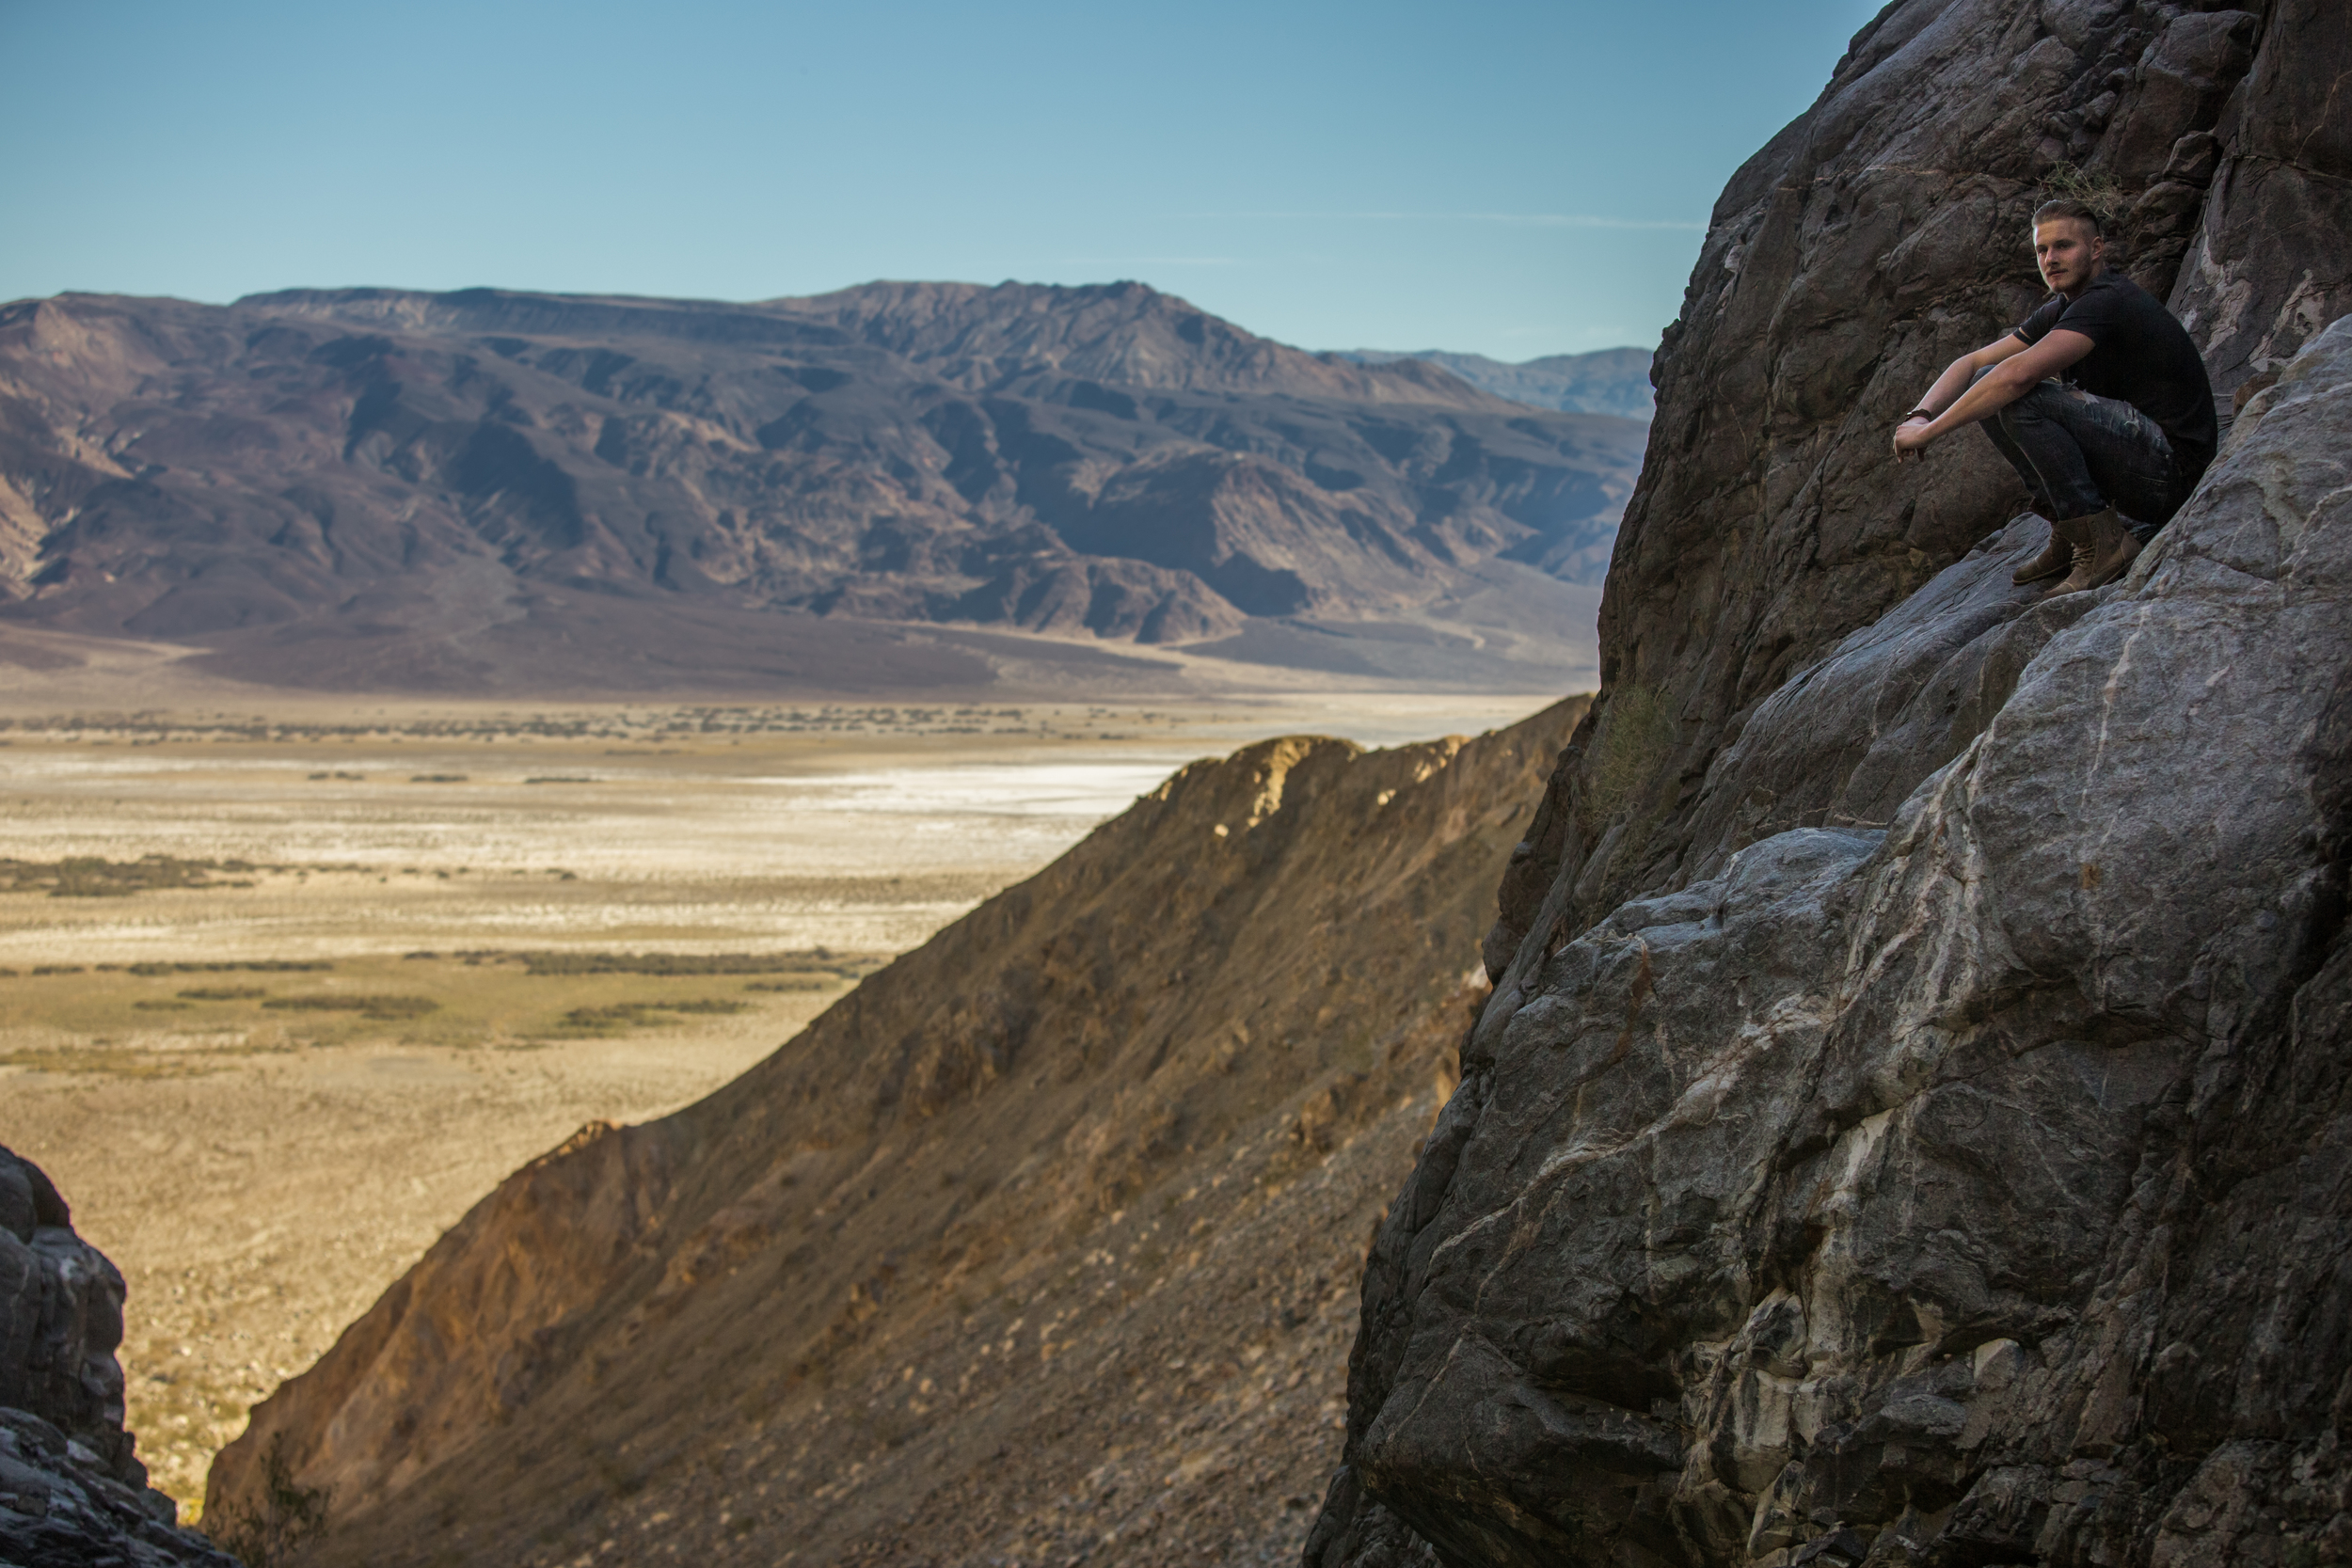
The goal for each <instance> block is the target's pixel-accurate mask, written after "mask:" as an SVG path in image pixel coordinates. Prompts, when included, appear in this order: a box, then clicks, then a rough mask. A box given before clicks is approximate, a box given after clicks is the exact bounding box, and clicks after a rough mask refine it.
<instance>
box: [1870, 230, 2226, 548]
mask: <svg viewBox="0 0 2352 1568" xmlns="http://www.w3.org/2000/svg"><path fill="white" fill-rule="evenodd" d="M2033 253H2034V260H2035V261H2037V262H2039V263H2040V264H2041V267H2042V281H2043V282H2045V283H2047V284H2049V286H2050V287H2051V288H2052V289H2053V290H2054V291H2056V292H2055V293H2053V295H2052V296H2051V298H2050V299H2049V300H2047V301H2046V302H2044V303H2043V304H2042V307H2041V308H2040V309H2037V310H2035V311H2034V313H2033V314H2032V315H2030V316H2027V317H2026V320H2025V323H2024V325H2020V326H2019V327H2018V328H2017V329H2016V330H2015V331H2014V332H2011V333H2010V334H2009V335H2008V336H2006V337H2004V338H2002V339H2000V340H1999V341H1996V342H1992V343H1987V344H1986V345H1985V346H1984V347H1982V348H1980V349H1979V350H1977V351H1976V352H1975V353H1974V354H1970V355H1967V356H1963V357H1962V358H1959V359H1955V360H1953V361H1952V363H1951V367H1950V368H1949V369H1948V370H1947V371H1945V372H1944V373H1943V374H1942V375H1940V376H1937V377H1936V378H1935V385H1934V386H1932V387H1931V388H1928V395H1927V396H1926V397H1924V398H1922V399H1920V400H1919V406H1918V407H1916V408H1915V409H1913V410H1912V411H1911V412H1910V413H1909V414H1906V415H1905V416H1903V422H1902V424H1901V425H1900V426H1899V428H1898V429H1897V430H1896V432H1895V455H1896V457H1897V459H1898V460H1902V459H1905V458H1915V457H1916V456H1917V455H1918V454H1919V451H1920V449H1921V448H1923V447H1925V446H1926V445H1927V444H1928V443H1929V442H1931V441H1932V440H1935V439H1936V438H1937V437H1938V436H1943V435H1945V434H1946V433H1947V432H1949V431H1954V430H1958V429H1959V428H1960V427H1961V426H1963V425H1967V424H1975V423H1976V422H1978V421H1979V420H1983V421H1984V430H1985V434H1986V435H1987V436H1991V437H1992V438H1993V444H1994V446H1996V447H1998V448H2000V449H2001V455H2002V456H2004V457H2006V458H2008V459H2009V460H2010V464H2011V465H2012V466H2013V467H2015V468H2016V469H2017V473H2018V476H2019V477H2020V478H2022V479H2023V480H2024V481H2025V482H2026V489H2027V490H2028V491H2030V492H2031V493H2032V495H2033V500H2034V510H2035V511H2037V512H2039V513H2041V514H2042V515H2043V516H2044V517H2047V518H2048V519H2049V520H2050V543H2049V546H2048V547H2046V548H2045V549H2043V550H2042V553H2041V555H2039V556H2037V557H2036V558H2035V559H2034V560H2032V561H2030V562H2026V564H2025V565H2023V566H2021V567H2019V568H2018V569H2017V572H2016V575H2015V578H2014V579H2013V580H2015V581H2017V582H2019V583H2027V582H2038V581H2040V580H2041V579H2042V578H2052V577H2056V576H2058V574H2059V573H2060V572H2064V573H2066V574H2067V575H2066V578H2065V580H2064V581H2062V582H2060V583H2059V584H2058V586H2057V587H2056V588H2054V589H2052V590H2051V593H2053V594H2077V593H2080V592H2082V591H2083V590H2084V589H2087V588H2097V587H2099V586H2101V585H2102V584H2104V583H2109V582H2113V581H2114V580H2115V579H2116V578H2120V577H2122V575H2123V572H2124V570H2125V568H2127V567H2129V566H2130V565H2131V563H2132V558H2133V557H2134V556H2137V554H2138V553H2139V542H2140V535H2138V534H2137V533H2136V532H2135V531H2134V525H2135V523H2137V525H2138V526H2139V527H2140V528H2142V529H2144V530H2145V531H2149V532H2153V531H2154V530H2155V528H2157V527H2159V526H2161V525H2162V524H2164V523H2165V522H2166V521H2168V520H2169V519H2170V517H2171V515H2172V514H2173V513H2174V512H2176V511H2178V510H2180V505H2181V503H2182V502H2183V501H2185V500H2186V499H2188V493H2189V491H2191V490H2192V489H2194V488H2195V487H2196V484H2197V479H2198V476H2199V475H2201V474H2202V473H2203V472H2204V471H2205V465H2206V464H2208V463H2210V462H2212V461H2213V452H2214V443H2215V436H2216V421H2215V419H2214V407H2213V386H2212V383H2211V382H2209V381H2208V380H2207V379H2206V377H2205V362H2204V360H2203V359H2201V357H2199V356H2198V353H2197V345H2196V344H2195V343H2193V342H2191V341H2189V336H2188V333H2187V332H2186V331H2185V329H2184V328H2183V327H2182V325H2181V324H2180V323H2179V322H2177V321H2175V320H2174V319H2173V317H2172V313H2171V312H2170V311H2169V310H2167V309H2165V308H2164V307H2163V306H2162V305H2161V304H2159V303H2158V302H2157V301H2156V299H2155V296H2154V295H2153V294H2151V293H2148V292H2147V291H2146V290H2145V289H2142V288H2141V287H2140V286H2139V285H2138V284H2137V283H2135V282H2133V281H2132V280H2131V279H2130V278H2128V277H2123V276H2122V275H2121V274H2119V273H2111V272H2106V271H2104V270H2102V267H2101V262H2102V261H2103V260H2104V259H2105V257H2106V235H2105V233H2104V231H2103V230H2102V228H2101V226H2100V222H2099V217H2098V214H2095V213H2093V212H2092V211H2091V210H2090V208H2089V207H2087V206H2085V205H2084V204H2083V203H2081V202H2079V201H2045V202H2043V203H2042V206H2041V207H2040V208H2039V209H2038V210H2036V212H2035V213H2034V215H2033Z"/></svg>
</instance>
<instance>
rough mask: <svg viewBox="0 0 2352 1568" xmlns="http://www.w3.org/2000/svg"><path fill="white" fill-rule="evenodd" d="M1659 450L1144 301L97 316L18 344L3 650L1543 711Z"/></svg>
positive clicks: (440, 679)
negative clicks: (174, 650)
mask: <svg viewBox="0 0 2352 1568" xmlns="http://www.w3.org/2000/svg"><path fill="white" fill-rule="evenodd" d="M1640 439H1641V433H1640V430H1639V427H1638V426H1636V425H1634V424H1632V423H1630V422H1628V421H1624V420H1613V419H1608V418H1603V417H1599V416H1590V415H1570V414H1558V413H1550V412H1545V411H1541V410H1534V409H1531V408H1528V407H1526V406H1524V405H1521V404H1511V403H1505V402H1502V401H1501V400H1499V399H1496V398H1493V397H1490V396H1488V395H1487V394H1486V393H1483V392H1480V391H1478V390H1476V389H1474V388H1471V387H1470V386H1468V385H1467V384H1465V383H1463V382H1461V381H1459V380H1457V379H1455V378H1454V377H1453V376H1451V375H1448V374H1446V373H1444V372H1441V371H1438V370H1437V369H1435V368H1433V367H1430V366H1427V365H1424V364H1422V363H1420V362H1419V361H1408V362H1406V363H1403V364H1399V365H1393V366H1385V367H1370V366H1360V365H1356V364H1352V363H1349V362H1346V361H1344V360H1342V359H1340V358H1338V357H1337V356H1315V355H1309V354H1305V353H1302V352H1300V351H1298V350H1295V349H1292V348H1288V347H1285V346H1283V345H1281V344H1279V343H1274V342H1271V341H1267V340H1264V339H1262V338H1257V337H1254V336H1252V335H1251V334H1249V333H1247V332H1244V331H1242V330H1240V329H1239V328H1237V327H1235V326H1233V325H1231V324H1229V323H1226V322H1222V321H1219V320H1217V319H1216V317H1213V316H1210V315H1208V314H1206V313H1205V312H1202V311H1200V310H1198V309H1194V308H1193V307H1191V306H1189V305H1187V304H1185V303H1184V301H1182V300H1179V299H1175V298H1173V297H1171V296H1168V295H1166V294H1161V293H1155V292H1154V291H1152V290H1151V289H1148V288H1145V287H1143V286H1142V285H1140V284H1113V285H1104V286H1101V287H1092V288H1075V289H1064V288H1044V287H1030V286H1025V285H1019V284H1004V285H1001V286H998V287H995V288H978V287H975V286H970V285H959V284H926V283H876V284H870V285H866V286H865V287H862V288H857V289H850V290H845V291H842V292H840V293H833V294H826V295H820V296H818V297H815V298H809V299H787V300H770V301H765V302H760V303H755V304H742V305H734V304H723V303H718V302H709V301H683V300H658V299H632V298H603V297H582V296H560V295H546V294H532V293H515V292H507V291H500V290H489V289H478V290H469V291H464V292H460V293H442V294H434V293H411V292H404V291H397V290H382V289H351V290H326V291H322V290H305V291H292V292H288V293H277V294H266V295H257V296H254V297H251V298H247V299H244V300H240V301H238V302H236V303H235V304H234V305H231V306H229V307H226V308H219V307H211V306H201V305H194V304H189V303H186V302H183V301H178V300H146V299H126V298H115V297H106V296H93V295H78V294H68V295H60V296H58V297H56V298H55V299H48V300H28V301H19V302H17V303H15V304H11V305H8V306H5V307H0V616H5V618H6V619H8V620H9V621H13V622H17V623H21V624H24V625H28V626H44V627H49V628H53V629H58V630H65V631H72V632H78V633H83V634H87V635H96V636H105V637H130V638H140V639H149V640H167V641H177V642H181V643H186V644H193V645H197V646H200V647H203V648H206V649H209V650H210V651H211V652H210V657H209V660H208V662H209V663H210V664H212V665H213V666H215V667H216V668H221V669H223V670H225V671H226V672H227V673H232V674H240V675H245V676H247V677H249V678H257V679H261V680H264V681H275V682H285V681H288V680H292V681H294V683H296V684H310V685H313V686H323V687H329V688H335V687H342V688H351V689H400V688H403V687H405V688H409V689H466V690H469V691H480V690H484V689H502V688H509V687H511V688H515V689H523V688H535V689H542V690H544V689H580V688H581V687H582V686H583V684H585V685H587V686H590V687H594V686H596V685H598V684H601V685H602V686H603V687H605V688H609V689H647V688H660V687H662V686H664V685H668V686H678V685H683V684H699V685H700V686H702V687H703V688H705V689H711V688H713V687H714V686H715V687H741V688H767V687H772V686H773V685H774V684H776V683H777V682H778V681H779V680H785V681H790V682H793V683H795V684H797V685H799V686H800V687H802V688H803V689H885V688H893V687H895V688H898V689H918V688H931V689H944V688H958V687H961V688H977V687H981V686H985V685H986V684H988V682H989V681H990V679H991V678H992V671H993V670H995V669H998V668H1001V667H1002V666H1003V665H1004V663H1005V662H1006V661H1007V660H1008V659H1014V658H1020V657H1026V658H1029V659H1032V660H1036V661H1040V662H1041V663H1045V664H1049V665H1060V666H1064V667H1067V668H1069V669H1071V670H1073V671H1078V672H1081V673H1091V675H1092V676H1093V678H1095V679H1096V681H1097V682H1098V684H1099V683H1100V681H1101V680H1103V679H1105V678H1110V677H1113V676H1116V675H1120V674H1124V675H1127V676H1130V677H1137V676H1148V675H1150V674H1151V673H1152V672H1154V671H1156V672H1157V673H1159V675H1160V676H1161V677H1162V678H1163V679H1165V678H1167V676H1168V666H1166V665H1165V664H1158V665H1154V664H1152V663H1148V662H1144V661H1139V660H1135V659H1133V658H1123V657H1120V656H1117V655H1113V654H1111V653H1109V652H1108V651H1107V650H1106V649H1104V648H1100V647H1097V646H1096V644H1104V643H1107V644H1112V645H1117V646H1125V647H1138V646H1140V647H1153V646H1164V645H1179V644H1181V645H1184V646H1187V647H1191V648H1194V649H1196V650H1203V651H1206V652H1208V653H1210V654H1211V655H1213V656H1214V657H1219V658H1227V659H1244V660H1254V661H1260V662H1281V661H1283V660H1285V659H1288V660H1290V661H1292V662H1297V661H1299V660H1301V659H1304V660H1306V661H1307V662H1308V663H1309V664H1310V665H1312V666H1315V667H1322V668H1331V669H1334V670H1335V671H1338V672H1341V673H1357V674H1361V675H1368V676H1372V677H1378V676H1380V675H1382V674H1383V673H1391V674H1399V675H1410V674H1418V675H1420V676H1422V677H1423V678H1424V679H1426V678H1428V677H1430V676H1432V675H1434V676H1435V677H1436V678H1437V679H1438V680H1439V681H1440V682H1446V681H1455V682H1458V681H1461V680H1472V681H1476V682H1484V683H1485V684H1486V687H1487V689H1495V688H1496V687H1502V688H1505V689H1518V688H1520V687H1525V688H1530V689H1541V684H1540V680H1539V678H1538V676H1537V671H1538V670H1539V668H1540V666H1539V665H1534V664H1529V663H1528V659H1529V658H1530V657H1535V658H1550V657H1555V654H1554V652H1553V651H1552V649H1551V643H1550V642H1549V641H1546V639H1547V638H1548V637H1549V633H1547V632H1542V631H1540V630H1534V631H1531V630H1529V629H1528V628H1529V627H1538V628H1540V627H1541V626H1545V625H1547V624H1554V623H1559V622H1561V621H1563V620H1565V621H1567V622H1571V623H1575V624H1578V625H1579V626H1580V627H1581V624H1582V623H1584V620H1585V617H1587V616H1589V615H1590V613H1591V610H1590V607H1589V598H1588V594H1589V590H1590V589H1592V588H1594V587H1597V584H1598V582H1599V578H1600V575H1601V573H1602V571H1603V569H1604V567H1605V564H1606V562H1607V558H1608V551H1609V546H1610V541H1611V539H1612V538H1613V531H1614V529H1615V525H1616V520H1617V517H1618V515H1619V512H1620V510H1621V508H1622V506H1623V503H1624V500H1625V498H1626V496H1627V495H1628V494H1629V492H1630V490H1631V485H1632V480H1633V476H1634V472H1635V469H1636V467H1638V463H1639V456H1640ZM1564 607H1566V608H1564ZM1478 626H1489V627H1491V629H1492V631H1493V633H1494V635H1491V636H1487V637H1485V638H1483V639H1482V638H1481V637H1480V636H1479V635H1477V633H1476V627H1478ZM946 627H956V628H961V629H960V630H959V631H958V632H956V633H952V634H948V633H944V632H943V631H941V630H934V629H930V628H946ZM1269 627H1272V628H1277V629H1273V630H1269V629H1268V628H1269ZM1300 628H1306V630H1305V632H1304V634H1302V632H1301V630H1300ZM1367 628H1370V629H1369V630H1367ZM990 632H998V633H1015V632H1017V633H1024V634H1039V633H1042V634H1047V636H1048V637H1050V638H1053V639H1058V640H1060V641H1045V642H1041V641H1038V639H1037V638H1036V637H1034V636H1025V637H1023V638H1021V639H1018V640H1009V639H1005V638H1001V637H999V638H996V639H994V640H993V641H992V640H991V638H990V636H989V635H987V634H988V633H990ZM1359 632H1364V633H1365V634H1364V635H1357V634H1358V633H1359ZM1570 641H1571V642H1574V641H1581V629H1580V630H1579V631H1578V632H1577V633H1576V635H1575V636H1573V637H1571V638H1570ZM1341 643H1346V644H1348V645H1347V646H1346V647H1341V646H1340V644H1341ZM1073 644H1074V645H1073ZM1521 644H1524V645H1525V646H1524V648H1521V646H1520V645H1521ZM295 650H301V651H300V653H299V654H297V653H296V652H295ZM1515 650H1518V651H1516V652H1515Z"/></svg>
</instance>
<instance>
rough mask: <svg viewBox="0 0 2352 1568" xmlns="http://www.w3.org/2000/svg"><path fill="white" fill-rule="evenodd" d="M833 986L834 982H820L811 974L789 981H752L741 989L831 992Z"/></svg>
mask: <svg viewBox="0 0 2352 1568" xmlns="http://www.w3.org/2000/svg"><path fill="white" fill-rule="evenodd" d="M833 985H834V982H833V981H831V980H820V979H818V978H817V976H815V975H813V974H808V975H800V976H796V977H795V978H793V979H789V980H754V981H753V982H752V983H751V984H749V985H747V986H745V987H744V988H743V989H744V990H792V991H806V990H832V989H833Z"/></svg>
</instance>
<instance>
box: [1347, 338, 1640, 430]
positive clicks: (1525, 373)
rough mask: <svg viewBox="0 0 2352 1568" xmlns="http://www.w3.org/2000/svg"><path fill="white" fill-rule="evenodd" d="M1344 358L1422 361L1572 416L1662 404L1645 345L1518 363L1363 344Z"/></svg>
mask: <svg viewBox="0 0 2352 1568" xmlns="http://www.w3.org/2000/svg"><path fill="white" fill-rule="evenodd" d="M1340 357H1341V358H1343V359H1347V360H1351V361H1353V362H1354V363H1356V364H1359V365H1396V364H1402V363H1404V362H1405V361H1406V360H1409V359H1418V360H1420V361H1421V362H1422V363H1423V364H1425V365H1435V366H1437V367H1438V369H1439V370H1441V371H1444V372H1448V373H1449V374H1452V375H1455V376H1459V377H1460V378H1461V379H1462V380H1464V381H1467V382H1469V383H1470V385H1471V386H1473V387H1475V388H1478V389H1479V390H1480V391H1482V392H1492V393H1493V394H1494V395H1495V396H1497V397H1499V398H1507V399H1509V400H1510V401H1511V402H1513V403H1524V404H1533V405H1534V406H1535V407H1537V408H1557V409H1559V410H1561V411H1563V412H1564V413H1569V414H1613V415H1616V416H1617V417H1618V418H1620V419H1627V420H1646V419H1648V418H1649V417H1650V413H1651V411H1652V410H1653V409H1654V408H1656V407H1657V405H1658V399H1657V394H1656V393H1655V392H1653V391H1652V390H1651V389H1650V382H1649V368H1650V358H1651V355H1650V352H1649V350H1647V349H1645V348H1604V349H1596V350H1594V351H1593V352H1592V353H1590V354H1548V355H1546V356H1543V357H1542V358H1540V359H1522V360H1520V361H1518V363H1517V364H1512V363H1509V362H1507V361H1504V360H1502V359H1489V358H1488V357H1486V356H1485V355H1483V354H1455V353H1453V352H1451V351H1449V350H1446V349H1441V348H1424V349H1419V350H1416V351H1415V352H1413V353H1411V354H1395V353H1391V352H1390V351H1388V350H1386V349H1376V348H1359V349H1348V350H1344V351H1343V352H1342V353H1341V355H1340Z"/></svg>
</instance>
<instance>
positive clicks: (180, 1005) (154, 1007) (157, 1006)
mask: <svg viewBox="0 0 2352 1568" xmlns="http://www.w3.org/2000/svg"><path fill="white" fill-rule="evenodd" d="M131 1006H132V1009H133V1010H134V1011H135V1012H142V1013H184V1012H186V1011H187V1010H188V1008H189V1007H190V1006H193V1004H191V1003H187V1002H181V1001H176V1000H168V999H158V1000H155V1001H149V1002H134V1003H132V1004H131Z"/></svg>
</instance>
